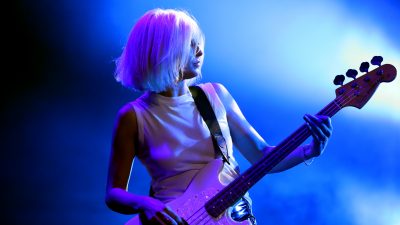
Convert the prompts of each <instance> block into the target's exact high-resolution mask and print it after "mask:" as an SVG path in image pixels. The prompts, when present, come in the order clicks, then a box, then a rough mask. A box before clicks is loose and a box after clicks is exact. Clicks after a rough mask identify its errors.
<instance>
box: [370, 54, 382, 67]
mask: <svg viewBox="0 0 400 225" xmlns="http://www.w3.org/2000/svg"><path fill="white" fill-rule="evenodd" d="M382 61H383V58H382V56H374V57H372V59H371V64H372V65H375V66H381V63H382Z"/></svg>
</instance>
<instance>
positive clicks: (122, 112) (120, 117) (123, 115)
mask: <svg viewBox="0 0 400 225" xmlns="http://www.w3.org/2000/svg"><path fill="white" fill-rule="evenodd" d="M136 123H137V119H136V113H135V109H134V108H133V106H132V104H131V103H126V104H125V105H123V106H122V107H121V108H120V109H119V111H118V113H117V118H116V126H118V127H120V126H121V125H122V126H124V125H127V126H129V127H134V128H135V127H136Z"/></svg>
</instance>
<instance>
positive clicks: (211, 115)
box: [189, 86, 257, 225]
mask: <svg viewBox="0 0 400 225" xmlns="http://www.w3.org/2000/svg"><path fill="white" fill-rule="evenodd" d="M189 90H190V92H191V93H192V97H193V99H194V103H195V104H196V107H197V110H199V112H200V115H201V116H202V117H203V120H204V122H205V123H206V124H207V126H208V129H209V130H210V133H211V138H212V140H213V144H214V151H215V154H216V156H220V155H221V156H222V159H223V160H224V162H226V163H228V164H230V163H229V155H228V148H227V146H226V141H225V138H224V136H223V135H222V132H221V128H220V126H219V123H218V120H217V117H216V116H215V112H214V110H213V108H212V106H211V104H210V101H209V100H208V98H207V96H206V94H205V93H204V91H203V89H201V88H200V87H199V86H190V87H189ZM231 217H232V219H233V220H235V221H238V222H241V221H244V220H247V219H249V220H250V222H251V223H252V224H253V225H256V224H257V222H256V218H255V217H254V215H253V212H252V209H251V205H250V203H249V202H248V201H247V199H246V198H244V197H242V198H241V199H239V200H238V202H236V204H235V205H234V206H233V209H232V212H231Z"/></svg>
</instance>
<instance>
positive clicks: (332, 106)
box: [188, 90, 352, 224]
mask: <svg viewBox="0 0 400 225" xmlns="http://www.w3.org/2000/svg"><path fill="white" fill-rule="evenodd" d="M350 92H351V90H350ZM347 94H348V93H345V94H344V95H342V96H345V97H342V96H341V97H340V98H348V97H350V98H349V99H348V100H347V102H349V101H350V100H351V99H352V98H351V95H349V96H346V95H347ZM335 100H336V99H335ZM335 100H334V101H332V102H333V103H335V104H332V105H331V104H329V105H328V106H329V107H327V108H326V110H327V113H328V114H329V113H332V112H333V111H334V110H336V109H335V107H339V106H337V103H336V102H335ZM337 100H338V101H339V102H341V101H342V100H343V99H342V100H340V99H339V98H337ZM345 101H346V100H345ZM339 108H340V107H339ZM323 110H324V109H323ZM323 110H322V111H323ZM304 134H305V135H306V136H308V135H309V134H306V133H304V132H301V133H300V136H304ZM288 144H289V146H290V145H291V143H290V142H288ZM285 145H286V144H285ZM285 145H283V146H282V149H285V148H287V146H285ZM283 151H285V150H283ZM277 155H278V156H277V157H279V154H277ZM277 157H274V158H277ZM255 172H256V174H255V175H257V173H258V171H255ZM250 176H254V174H253V175H252V174H250ZM222 195H225V194H222ZM197 213H201V214H200V216H199V217H195V218H194V219H195V220H194V221H192V222H195V221H196V219H197V218H199V219H201V216H203V215H204V214H208V213H207V212H206V211H205V210H204V208H203V207H202V208H200V209H199V210H198V211H197V212H195V213H194V214H193V215H192V216H191V217H189V219H190V218H192V217H193V216H195V215H196V214H197ZM211 218H212V217H208V220H207V221H209V220H210V219H211ZM207 221H203V222H207ZM188 222H189V221H188ZM192 222H191V223H190V224H195V223H192ZM200 222H201V221H200ZM196 224H197V223H196Z"/></svg>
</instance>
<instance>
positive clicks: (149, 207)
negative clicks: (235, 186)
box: [106, 9, 332, 224]
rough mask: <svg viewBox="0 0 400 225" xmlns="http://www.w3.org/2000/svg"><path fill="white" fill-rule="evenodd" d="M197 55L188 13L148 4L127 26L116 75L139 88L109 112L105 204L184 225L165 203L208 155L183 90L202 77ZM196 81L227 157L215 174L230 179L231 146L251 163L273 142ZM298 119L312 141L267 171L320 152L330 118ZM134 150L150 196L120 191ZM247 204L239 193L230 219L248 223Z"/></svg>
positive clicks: (221, 90) (206, 135)
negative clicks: (148, 179)
mask: <svg viewBox="0 0 400 225" xmlns="http://www.w3.org/2000/svg"><path fill="white" fill-rule="evenodd" d="M203 59H204V36H203V33H202V32H201V30H200V28H199V26H198V24H197V22H196V20H195V19H194V18H193V17H192V16H191V15H190V14H188V13H187V12H184V11H180V10H171V9H169V10H163V9H154V10H151V11H148V12H147V13H145V14H144V15H143V16H142V17H141V18H140V19H139V21H138V22H137V23H136V24H135V26H134V27H133V29H132V31H131V33H130V36H129V39H128V42H127V44H126V46H125V48H124V50H123V53H122V55H121V56H120V57H119V58H118V60H117V69H116V73H115V76H116V79H117V81H119V82H121V84H122V85H124V86H125V87H128V88H131V89H133V90H137V91H142V92H144V93H143V95H142V96H141V97H139V98H138V99H136V100H135V101H133V102H129V103H127V104H126V105H125V106H123V107H122V108H121V109H120V111H119V113H118V115H117V118H116V123H115V128H114V133H113V139H112V149H111V156H110V165H109V174H108V182H107V191H106V203H107V205H108V206H109V207H110V208H111V209H112V210H114V211H116V212H119V213H124V214H134V213H141V215H142V216H141V220H142V222H144V223H146V221H147V222H149V223H150V224H186V222H185V221H184V220H183V218H181V217H180V216H179V215H178V214H177V213H176V212H175V211H174V210H173V209H171V208H169V207H167V206H166V203H168V202H170V201H173V200H174V199H176V198H178V197H179V196H181V195H182V194H183V193H184V192H185V190H186V188H187V187H188V186H189V185H190V182H191V181H192V179H193V178H194V177H195V175H196V174H197V173H198V171H200V170H201V169H202V168H203V167H204V166H206V165H207V164H208V163H209V162H211V161H213V160H214V159H215V154H214V151H213V149H214V147H213V142H212V139H211V136H210V131H209V129H208V127H207V125H206V124H205V123H204V121H203V119H202V117H201V115H200V114H199V112H198V110H197V108H196V105H195V103H194V100H193V97H192V95H191V93H190V91H189V86H190V85H192V84H194V83H195V82H196V81H197V80H199V78H200V77H201V67H202V64H203ZM199 86H200V87H201V89H202V90H203V91H204V92H205V94H206V96H207V97H208V100H209V101H210V103H211V106H212V108H213V110H214V113H215V115H216V117H217V120H218V123H219V125H220V127H221V130H222V134H223V137H224V138H225V140H226V144H227V151H228V157H229V158H230V159H229V162H230V163H229V164H228V163H224V166H223V168H222V170H221V172H220V173H221V174H220V175H221V177H224V178H225V179H227V180H228V181H231V180H233V179H234V178H235V177H236V176H237V174H238V172H237V163H236V161H235V158H234V156H233V152H232V149H233V145H234V146H235V147H236V148H237V149H238V150H239V151H240V152H241V153H242V154H243V155H244V157H245V158H246V159H247V160H248V161H249V162H250V163H252V164H254V163H255V162H257V161H258V160H259V159H261V158H262V156H263V155H264V154H268V153H269V152H272V151H274V147H273V146H269V145H268V144H267V143H266V142H265V141H264V139H263V138H262V137H261V136H260V135H259V134H258V133H257V132H256V131H255V130H254V129H253V128H252V126H251V125H250V124H249V123H248V122H247V120H246V118H245V117H244V116H243V114H242V113H241V111H240V109H239V107H238V105H237V104H236V102H235V100H234V99H233V97H232V96H231V95H230V93H229V92H228V90H227V89H226V88H225V87H224V86H223V85H221V84H218V83H206V84H200V85H199ZM304 118H305V120H306V122H307V124H308V125H309V128H310V130H311V133H312V136H313V141H312V142H311V144H309V145H304V146H301V147H298V148H297V149H295V150H294V151H293V152H292V153H291V154H290V155H289V156H288V157H286V158H285V159H284V160H283V161H282V162H280V163H279V164H278V165H277V166H276V167H275V168H274V169H273V170H272V171H271V172H280V171H284V170H286V169H289V168H291V167H293V166H295V165H297V164H299V163H301V162H306V161H307V160H310V159H312V158H313V157H317V156H319V155H320V154H321V153H322V152H323V150H324V148H325V146H326V144H327V141H328V138H329V136H330V135H331V133H332V126H331V122H330V119H329V118H328V117H325V116H317V117H315V116H311V115H305V117H304ZM136 156H137V157H138V158H139V159H140V160H141V162H142V163H143V164H144V165H145V166H146V168H147V170H148V172H149V173H150V175H151V177H152V182H151V192H152V193H151V196H141V195H136V194H134V193H130V192H128V191H127V186H128V181H129V176H130V172H131V167H132V163H133V160H134V158H135V157H136ZM250 204H251V200H250V198H249V196H248V195H247V194H246V195H245V196H244V198H242V200H241V201H239V204H238V207H235V209H236V210H237V211H236V214H234V213H235V211H233V212H232V217H233V218H234V219H235V220H236V219H237V220H240V221H241V220H248V221H249V224H255V219H254V217H253V215H252V214H251V210H250V207H249V205H250ZM244 206H245V207H244ZM241 210H242V211H241Z"/></svg>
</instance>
